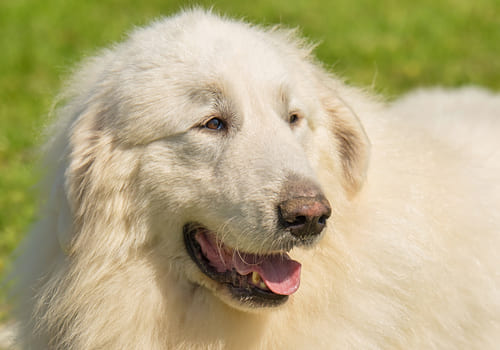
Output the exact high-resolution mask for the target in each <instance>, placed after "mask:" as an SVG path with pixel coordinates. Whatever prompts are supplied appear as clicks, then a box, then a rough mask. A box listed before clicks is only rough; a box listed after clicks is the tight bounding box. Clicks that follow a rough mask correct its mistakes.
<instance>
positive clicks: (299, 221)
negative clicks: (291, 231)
mask: <svg viewBox="0 0 500 350" xmlns="http://www.w3.org/2000/svg"><path fill="white" fill-rule="evenodd" d="M286 223H287V225H288V226H289V227H296V226H302V225H305V224H306V223H307V217H305V216H304V215H299V216H297V217H295V218H293V220H288V221H287V222H286Z"/></svg>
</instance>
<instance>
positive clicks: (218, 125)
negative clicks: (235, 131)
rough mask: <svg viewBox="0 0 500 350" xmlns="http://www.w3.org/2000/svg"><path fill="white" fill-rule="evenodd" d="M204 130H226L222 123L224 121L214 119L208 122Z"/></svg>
mask: <svg viewBox="0 0 500 350" xmlns="http://www.w3.org/2000/svg"><path fill="white" fill-rule="evenodd" d="M203 128H205V129H209V130H222V129H224V128H225V124H224V122H223V121H222V119H220V118H217V117H214V118H212V119H210V120H209V121H207V122H206V123H205V124H204V125H203Z"/></svg>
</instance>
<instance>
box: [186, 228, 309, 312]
mask: <svg viewBox="0 0 500 350" xmlns="http://www.w3.org/2000/svg"><path fill="white" fill-rule="evenodd" d="M183 231H184V243H185V245H186V249H187V251H188V253H189V255H190V256H191V258H192V259H193V261H194V262H195V263H196V265H197V266H198V267H199V269H200V270H201V271H202V272H203V273H204V274H205V275H207V276H208V277H210V278H211V279H212V280H214V281H216V282H218V283H220V284H221V285H223V286H225V287H226V288H227V289H228V290H229V292H230V293H231V295H232V296H233V297H234V298H236V299H238V300H239V301H240V302H242V303H245V304H249V305H250V306H253V307H263V306H277V305H280V304H282V303H284V302H285V301H286V300H287V299H288V296H289V295H291V294H293V293H294V292H295V291H296V290H297V289H298V288H299V284H300V268H301V265H300V263H298V262H297V261H295V260H292V259H291V258H290V257H289V256H288V255H287V254H286V253H285V252H280V253H276V254H268V255H257V254H250V253H245V252H240V251H237V250H235V249H233V248H231V247H228V246H226V245H225V244H224V243H223V242H221V241H220V240H218V239H217V237H216V235H215V233H213V232H212V231H210V230H208V229H207V228H205V227H203V226H201V225H199V224H196V223H188V224H186V225H184V229H183Z"/></svg>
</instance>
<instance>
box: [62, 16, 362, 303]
mask: <svg viewBox="0 0 500 350" xmlns="http://www.w3.org/2000/svg"><path fill="white" fill-rule="evenodd" d="M197 19H199V21H197ZM179 28H183V30H179ZM130 42H131V43H132V45H130ZM130 42H129V43H128V44H127V45H126V46H125V45H124V46H122V47H118V48H117V49H116V50H115V51H114V52H113V53H110V54H108V55H109V57H110V58H108V60H109V62H110V67H109V68H108V69H107V70H106V71H104V72H101V73H100V74H101V75H102V78H101V79H102V83H101V84H100V87H96V88H95V89H96V91H97V92H95V91H94V92H93V93H94V96H93V97H92V99H93V100H94V101H95V102H96V103H100V106H98V107H95V109H96V110H98V111H99V112H97V113H92V114H91V115H92V117H89V116H87V118H88V119H92V121H82V120H80V121H78V122H77V123H76V125H77V127H76V128H75V133H74V135H76V136H74V138H76V137H82V136H81V135H82V133H85V134H86V135H87V138H91V139H93V141H92V142H93V148H98V147H100V146H96V145H99V144H100V143H101V142H96V141H95V138H97V137H101V138H103V137H104V138H106V139H107V140H108V142H107V144H108V145H109V144H113V145H115V147H111V148H109V147H108V148H107V150H108V151H110V152H115V153H116V154H118V153H119V154H121V155H120V156H117V157H109V159H110V161H109V163H108V164H107V166H108V170H107V172H108V173H109V172H112V171H114V170H113V169H115V168H120V166H121V167H122V170H120V172H121V173H123V174H125V175H122V174H121V173H120V175H118V172H117V174H116V176H115V177H116V179H122V178H124V179H125V180H123V181H124V182H125V183H126V184H125V185H124V187H125V188H124V189H122V190H123V191H129V192H130V197H134V198H135V199H134V200H132V201H131V203H130V206H132V207H135V208H137V210H136V213H135V214H134V215H138V214H137V213H141V214H140V215H141V218H140V219H138V220H140V221H141V222H142V223H143V226H147V231H148V235H149V236H150V238H151V240H154V241H155V242H157V243H156V244H155V247H154V248H153V249H154V250H156V251H158V250H161V252H160V253H159V255H160V256H162V257H163V258H164V259H165V262H164V264H165V266H168V267H169V268H170V269H171V270H173V271H174V272H175V273H176V275H177V276H178V278H180V279H184V280H186V281H189V282H190V283H193V284H196V285H199V286H201V287H202V288H206V289H207V291H210V292H211V293H213V294H215V295H216V296H217V297H220V298H221V299H222V300H224V301H225V302H227V303H229V304H230V305H233V306H236V307H238V308H248V307H252V308H256V307H263V306H276V305H280V304H282V303H283V302H285V301H286V300H287V298H288V296H289V295H290V294H292V293H294V292H295V291H296V290H297V288H298V287H299V283H300V266H301V265H300V263H299V262H297V261H294V260H293V259H292V258H291V257H290V256H289V255H288V253H289V251H290V250H291V249H292V248H294V247H297V246H299V247H300V246H309V245H312V244H314V243H316V242H317V241H318V240H319V238H320V236H321V234H322V233H323V232H324V227H325V225H326V224H327V220H328V219H329V217H330V216H331V212H332V208H331V206H332V204H333V205H335V198H328V199H327V198H326V195H325V193H324V191H323V189H322V184H321V183H320V181H319V179H318V176H317V172H318V169H319V168H322V167H323V168H324V167H325V164H324V163H325V162H328V163H329V164H328V166H326V167H327V168H329V169H334V171H336V172H337V174H339V176H338V177H339V178H338V182H339V184H341V186H343V187H344V188H345V190H346V192H355V191H356V190H357V188H358V187H359V185H360V182H361V180H360V179H362V178H363V176H364V168H365V163H366V144H367V142H366V139H365V136H364V134H363V130H362V128H361V127H360V126H359V124H358V122H357V120H356V117H355V116H354V115H353V114H352V113H351V111H349V109H348V108H347V107H346V106H345V105H344V104H343V102H342V100H341V99H340V97H338V98H337V97H336V96H335V92H334V91H333V90H334V89H333V88H331V87H329V86H328V84H329V83H328V81H329V78H327V77H325V76H324V73H323V72H322V70H321V69H320V68H318V67H316V66H315V65H314V64H313V63H312V62H311V61H310V59H309V58H308V50H307V49H306V48H301V47H300V45H299V44H298V43H297V42H294V41H293V40H292V39H290V38H289V37H287V35H285V34H284V33H280V32H265V31H262V30H260V29H255V28H251V27H250V26H247V25H245V24H241V23H234V22H229V21H224V20H221V19H219V18H217V17H214V16H209V17H206V16H200V17H199V18H198V17H197V16H196V14H191V16H188V15H184V17H182V16H181V17H180V18H174V19H170V20H167V21H165V22H159V23H157V24H155V25H153V26H152V27H150V28H147V29H144V30H142V31H139V32H137V33H135V34H134V35H133V36H132V37H131V39H130ZM99 88H100V89H101V90H100V91H99ZM82 115H83V114H82ZM82 118H83V117H81V118H80V119H82ZM79 128H80V129H79ZM83 129H86V130H83ZM92 130H94V131H92ZM96 130H98V133H97V132H96ZM76 131H78V132H76ZM90 134H92V136H88V135H90ZM78 135H80V136H78ZM97 135H100V136H97ZM325 138H327V139H328V140H330V141H331V142H330V143H331V148H329V149H324V150H322V149H318V148H317V147H315V145H316V144H319V142H317V141H318V139H321V140H323V141H324V139H325ZM322 143H323V144H324V143H325V142H322ZM73 144H74V145H81V144H82V142H80V141H78V142H76V141H74V142H73ZM75 147H76V146H75ZM80 147H81V146H80ZM91 148H92V147H88V148H87V152H86V153H85V154H87V155H88V153H89V152H91V151H89V149H91ZM80 153H82V152H80ZM95 153H96V154H94V155H91V158H97V157H99V155H98V153H99V152H98V150H96V151H95ZM73 154H74V156H73V157H75V158H76V157H77V155H78V154H79V152H77V151H74V152H73ZM124 155H126V156H124ZM111 159H114V160H111ZM120 160H121V161H122V162H123V164H119V162H120ZM72 162H73V163H77V164H81V163H82V160H81V159H80V160H78V159H73V160H72ZM88 162H89V161H88V160H87V161H86V163H88ZM113 162H116V164H115V167H114V166H113ZM94 164H95V161H92V162H91V165H90V166H73V167H70V168H72V169H74V171H73V172H70V174H69V179H70V181H69V183H70V185H69V190H68V192H69V193H73V194H78V195H75V196H74V197H75V198H74V202H75V204H74V205H73V208H74V211H75V212H77V213H78V212H81V213H82V214H81V215H88V214H85V213H84V211H81V210H80V211H79V210H78V207H79V206H85V205H86V204H84V202H85V201H84V198H85V197H86V194H85V193H92V192H93V191H91V190H90V189H89V188H86V187H85V186H82V185H81V183H82V182H83V183H87V184H88V186H91V184H92V183H93V182H94V181H100V180H85V179H86V177H87V176H90V175H89V174H87V172H89V169H90V170H92V169H91V168H92V167H94ZM123 169H125V170H123ZM109 181H112V180H109ZM75 182H78V183H79V184H78V185H73V187H74V188H72V187H71V186H72V185H71V184H72V183H75ZM95 191H97V190H94V192H95ZM87 200H88V201H89V202H91V201H92V200H91V199H87ZM139 208H140V209H139ZM129 219H130V218H129ZM81 220H82V222H83V221H84V218H81ZM329 221H331V219H330V220H329ZM330 224H332V222H329V223H328V225H330ZM333 224H334V220H333ZM131 234H133V233H131ZM165 269H166V268H165Z"/></svg>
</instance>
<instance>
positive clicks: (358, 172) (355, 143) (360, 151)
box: [320, 76, 370, 196]
mask: <svg viewBox="0 0 500 350" xmlns="http://www.w3.org/2000/svg"><path fill="white" fill-rule="evenodd" d="M342 94H343V95H344V96H345V98H344V96H342ZM320 96H321V97H320V98H321V104H322V107H323V109H324V111H325V113H326V115H327V119H328V120H327V125H328V128H329V131H330V132H331V133H332V135H333V138H334V140H335V142H336V155H335V159H336V160H337V161H338V163H339V164H340V168H341V177H342V185H343V187H344V189H345V190H346V192H347V194H348V195H349V196H353V195H355V194H356V193H357V192H359V190H360V189H361V187H362V186H363V183H364V181H365V178H366V172H367V169H368V163H369V158H370V141H369V139H368V136H367V135H366V133H365V130H364V128H363V126H362V124H361V122H360V120H359V118H358V116H357V114H356V111H355V109H356V106H352V105H351V104H350V103H349V102H347V98H348V99H349V100H351V101H357V100H359V102H360V104H363V105H366V101H365V97H364V96H363V95H362V94H361V93H360V92H358V91H355V90H354V89H352V88H349V87H346V86H345V85H343V84H342V83H341V82H339V81H337V80H335V79H333V78H331V77H326V78H325V77H324V76H323V78H322V79H321V93H320Z"/></svg>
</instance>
